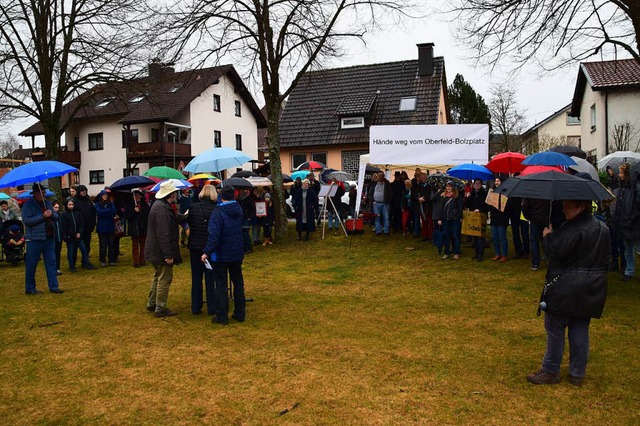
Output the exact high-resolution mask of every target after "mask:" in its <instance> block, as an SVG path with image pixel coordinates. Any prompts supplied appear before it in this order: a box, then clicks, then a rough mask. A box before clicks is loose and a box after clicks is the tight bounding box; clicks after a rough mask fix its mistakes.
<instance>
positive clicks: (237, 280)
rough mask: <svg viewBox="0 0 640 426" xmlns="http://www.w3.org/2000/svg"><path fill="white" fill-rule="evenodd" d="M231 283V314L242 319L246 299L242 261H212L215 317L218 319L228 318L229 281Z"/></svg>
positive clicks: (225, 319)
mask: <svg viewBox="0 0 640 426" xmlns="http://www.w3.org/2000/svg"><path fill="white" fill-rule="evenodd" d="M228 278H231V285H233V303H234V310H233V316H234V318H236V319H237V320H239V321H244V318H245V315H246V306H247V301H246V300H245V298H244V278H243V277H242V261H240V262H214V263H213V279H214V284H215V287H216V305H217V309H216V319H217V320H218V321H228V320H229V294H228V291H229V290H228V289H229V281H228Z"/></svg>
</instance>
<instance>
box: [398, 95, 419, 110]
mask: <svg viewBox="0 0 640 426" xmlns="http://www.w3.org/2000/svg"><path fill="white" fill-rule="evenodd" d="M415 110H416V97H415V96H412V97H410V98H400V111H415Z"/></svg>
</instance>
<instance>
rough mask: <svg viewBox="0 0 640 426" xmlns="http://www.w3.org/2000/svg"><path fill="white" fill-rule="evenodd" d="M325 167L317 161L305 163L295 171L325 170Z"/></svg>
mask: <svg viewBox="0 0 640 426" xmlns="http://www.w3.org/2000/svg"><path fill="white" fill-rule="evenodd" d="M326 168H327V166H325V165H324V164H322V163H321V162H319V161H313V160H311V161H307V162H306V163H302V164H300V165H299V166H298V168H297V169H296V170H323V169H326Z"/></svg>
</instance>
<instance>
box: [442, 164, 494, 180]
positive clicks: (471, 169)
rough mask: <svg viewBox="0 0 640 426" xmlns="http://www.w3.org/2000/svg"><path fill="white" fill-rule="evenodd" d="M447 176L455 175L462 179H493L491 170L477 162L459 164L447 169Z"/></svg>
mask: <svg viewBox="0 0 640 426" xmlns="http://www.w3.org/2000/svg"><path fill="white" fill-rule="evenodd" d="M447 174H448V175H449V176H453V177H457V178H460V179H464V180H473V179H478V178H480V179H482V180H489V179H493V172H492V171H491V170H489V169H487V168H486V167H484V166H479V165H477V164H460V165H458V166H455V167H452V168H450V169H449V170H447Z"/></svg>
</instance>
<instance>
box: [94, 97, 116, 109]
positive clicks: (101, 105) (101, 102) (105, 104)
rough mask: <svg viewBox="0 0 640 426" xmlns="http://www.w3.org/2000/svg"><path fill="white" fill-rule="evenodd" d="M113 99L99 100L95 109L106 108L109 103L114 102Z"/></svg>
mask: <svg viewBox="0 0 640 426" xmlns="http://www.w3.org/2000/svg"><path fill="white" fill-rule="evenodd" d="M114 99H115V98H104V99H103V100H101V101H100V102H98V103H97V104H96V108H103V107H106V106H107V105H109V104H110V103H111V101H112V100H114Z"/></svg>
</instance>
